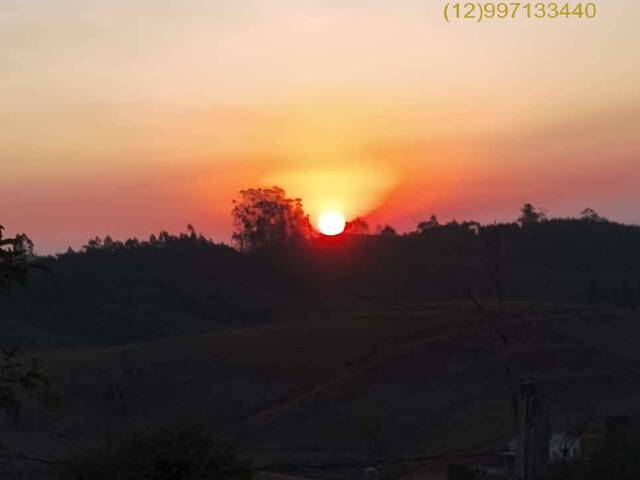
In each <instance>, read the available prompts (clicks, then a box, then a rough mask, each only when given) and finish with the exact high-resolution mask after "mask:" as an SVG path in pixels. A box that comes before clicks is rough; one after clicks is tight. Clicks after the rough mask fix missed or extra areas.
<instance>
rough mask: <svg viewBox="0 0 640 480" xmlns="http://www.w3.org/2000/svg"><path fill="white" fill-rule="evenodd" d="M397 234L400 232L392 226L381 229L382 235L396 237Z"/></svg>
mask: <svg viewBox="0 0 640 480" xmlns="http://www.w3.org/2000/svg"><path fill="white" fill-rule="evenodd" d="M397 234H398V232H397V231H396V229H395V228H393V227H392V226H391V225H385V226H384V227H382V228H380V235H386V236H394V235H397Z"/></svg>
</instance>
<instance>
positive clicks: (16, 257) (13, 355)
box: [0, 225, 53, 421]
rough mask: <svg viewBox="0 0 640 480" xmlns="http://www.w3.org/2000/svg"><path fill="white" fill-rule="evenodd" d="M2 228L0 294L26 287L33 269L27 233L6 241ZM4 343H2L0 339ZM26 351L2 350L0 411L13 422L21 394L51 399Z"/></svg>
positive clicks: (0, 242)
mask: <svg viewBox="0 0 640 480" xmlns="http://www.w3.org/2000/svg"><path fill="white" fill-rule="evenodd" d="M3 230H4V227H2V226H1V225H0V294H2V293H6V291H7V290H8V289H9V288H10V287H11V285H12V284H13V283H14V282H17V283H19V284H24V283H26V281H27V277H28V274H29V270H30V268H31V267H32V262H31V259H32V257H33V242H32V241H31V240H30V239H29V237H27V236H26V235H25V234H20V235H16V236H15V237H13V238H3ZM0 342H1V340H0ZM22 355H23V352H22V350H21V349H20V348H17V347H0V410H2V411H4V413H5V414H6V415H7V416H8V417H9V418H10V419H11V420H13V421H16V420H17V419H18V417H19V415H20V409H21V407H22V402H21V400H20V397H21V395H22V394H26V395H29V396H39V397H40V399H41V400H43V401H44V402H45V403H46V401H48V400H50V399H51V398H52V392H53V391H52V390H51V389H50V388H49V387H50V384H49V380H48V379H47V377H46V376H45V375H44V374H43V373H42V372H41V370H40V368H39V365H38V362H37V361H36V360H35V359H33V360H32V362H31V366H30V367H29V368H24V366H23V361H22V360H21V357H22Z"/></svg>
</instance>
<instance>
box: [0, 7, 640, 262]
mask: <svg viewBox="0 0 640 480" xmlns="http://www.w3.org/2000/svg"><path fill="white" fill-rule="evenodd" d="M598 3H599V4H600V9H599V10H600V11H599V16H598V17H597V19H595V20H592V21H576V20H569V21H557V22H550V21H538V22H533V21H529V22H527V21H523V20H520V21H504V22H501V23H485V24H479V25H477V24H451V25H449V24H446V23H444V22H443V20H442V18H441V12H440V9H441V6H442V5H441V4H442V2H441V1H440V0H366V1H365V0H352V1H334V0H217V1H210V0H209V1H204V0H185V1H183V2H180V3H179V4H178V2H169V1H162V0H153V1H151V0H129V1H125V0H111V1H109V2H101V1H86V0H42V1H39V2H25V1H23V0H4V1H3V2H2V13H1V14H0V99H1V100H2V101H1V102H0V122H1V124H2V129H0V166H1V167H2V174H1V175H0V223H2V224H4V225H6V227H7V229H8V231H9V232H15V231H26V232H27V233H29V234H30V235H31V236H32V237H33V238H34V240H35V241H36V245H37V247H38V249H39V251H41V252H55V251H60V250H63V249H65V248H66V246H67V245H72V246H74V247H77V246H79V245H81V244H82V243H83V242H84V241H86V239H88V238H89V237H90V236H95V235H105V234H107V233H110V234H111V235H112V236H115V237H119V238H124V237H127V236H130V235H137V236H148V235H149V233H151V232H153V231H157V230H160V229H168V230H172V231H177V230H179V229H181V228H183V227H184V226H185V225H186V224H187V223H189V222H190V223H193V224H195V225H196V227H197V228H199V229H200V230H203V231H204V232H205V233H206V234H208V235H210V236H212V237H214V238H215V239H217V240H225V241H226V240H228V238H229V233H230V221H229V212H230V209H231V200H232V199H233V198H234V196H235V194H236V192H237V191H238V190H240V189H242V188H246V187H250V186H260V185H270V184H278V185H280V186H282V187H284V188H285V189H286V190H287V191H288V192H290V193H291V194H292V195H294V196H299V197H301V198H303V200H304V202H305V205H306V208H307V210H308V212H309V213H310V214H311V215H312V217H314V219H315V218H317V215H318V214H319V213H320V212H321V211H323V210H326V209H338V210H341V211H344V213H345V214H346V215H347V216H355V215H368V216H369V217H370V219H371V223H373V224H374V225H375V224H377V223H386V222H389V223H392V224H393V225H396V226H397V227H399V229H400V230H406V229H411V228H413V227H414V226H415V224H416V223H418V221H420V220H421V219H423V218H425V217H426V216H428V215H430V214H431V213H432V212H434V213H437V214H438V215H439V216H440V217H441V218H442V219H444V220H448V219H451V218H454V217H455V218H458V219H463V218H475V219H478V220H481V221H493V220H495V219H497V220H504V219H513V218H515V217H516V215H517V209H518V208H519V206H520V205H521V204H522V203H524V202H525V201H529V202H533V203H535V204H538V205H541V206H543V207H545V208H547V209H548V210H549V211H550V213H551V214H556V215H574V214H577V213H578V212H579V211H580V210H581V209H583V208H584V207H586V206H590V207H593V208H595V209H596V210H598V211H599V212H601V213H602V214H604V215H606V216H609V217H611V218H614V219H618V220H623V221H629V222H638V221H639V220H640V211H639V210H638V207H637V205H638V204H639V202H638V200H639V196H640V195H639V194H638V188H637V185H638V184H640V135H638V131H640V89H639V88H638V85H639V84H640V60H639V56H638V55H637V51H636V50H637V48H636V47H637V46H638V44H639V43H640V42H639V40H640V33H638V32H639V30H638V28H637V24H638V21H639V20H640V5H639V4H638V2H636V1H634V0H617V1H615V2H610V1H606V2H605V1H603V0H601V1H600V2H598Z"/></svg>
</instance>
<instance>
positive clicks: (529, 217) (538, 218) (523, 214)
mask: <svg viewBox="0 0 640 480" xmlns="http://www.w3.org/2000/svg"><path fill="white" fill-rule="evenodd" d="M546 219H547V215H546V214H545V213H544V212H543V211H542V210H538V209H536V207H534V206H533V205H531V204H530V203H525V204H524V206H523V207H522V210H520V217H518V222H520V224H521V225H531V224H534V223H539V222H544V221H545V220H546Z"/></svg>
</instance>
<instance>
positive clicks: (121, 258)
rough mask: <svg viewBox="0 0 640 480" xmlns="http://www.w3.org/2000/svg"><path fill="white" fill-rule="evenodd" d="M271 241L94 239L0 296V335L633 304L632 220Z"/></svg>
mask: <svg viewBox="0 0 640 480" xmlns="http://www.w3.org/2000/svg"><path fill="white" fill-rule="evenodd" d="M278 252H279V253H274V252H271V254H270V255H264V254H263V255H248V254H242V253H239V252H237V251H235V250H234V249H232V248H230V247H228V246H224V245H216V244H213V243H212V242H210V241H208V240H206V239H203V238H201V237H197V236H196V235H195V232H192V235H184V234H183V235H181V236H180V237H174V236H170V235H168V234H166V233H162V234H161V235H160V236H159V237H158V238H157V239H156V238H155V237H152V239H151V240H150V241H148V242H138V241H137V240H130V241H128V242H126V243H120V242H114V241H113V240H111V239H109V238H107V239H105V240H100V239H94V240H92V241H90V242H89V244H88V245H87V247H86V248H85V249H84V251H83V252H82V253H68V254H65V255H61V256H59V257H58V258H56V259H54V258H48V259H45V260H44V264H45V266H46V267H47V269H48V270H49V272H50V273H47V272H45V271H40V270H37V271H34V273H33V275H32V278H31V282H30V284H29V285H28V286H27V287H25V288H22V289H17V290H14V291H13V293H12V295H9V296H8V297H7V298H3V299H2V300H0V319H1V320H0V329H2V330H3V331H4V333H5V335H4V338H16V339H22V341H21V342H20V343H25V342H27V343H29V342H32V343H36V344H40V345H41V344H48V345H50V344H64V343H80V344H82V343H86V342H92V343H103V344H117V343H129V342H134V341H142V340H148V339H153V338H159V337H172V336H177V335H184V334H193V333H199V332H206V331H211V330H219V329H226V328H234V327H238V326H247V325H252V324H258V323H265V322H271V321H274V320H281V319H284V318H287V317H292V316H295V314H296V313H301V312H304V315H308V314H312V313H313V312H314V311H318V310H320V311H323V312H331V311H337V310H345V309H347V310H357V309H362V308H386V307H394V308H395V307H397V306H403V305H409V306H410V305H415V304H420V303H423V302H425V301H446V300H463V301H466V302H468V303H469V304H472V303H476V304H477V305H476V306H478V305H481V304H482V303H483V302H486V301H488V299H489V298H491V297H496V295H497V293H496V292H497V291H498V290H499V291H501V292H502V296H503V298H504V299H505V300H523V301H528V302H543V303H544V302H570V303H582V304H588V305H595V306H598V305H603V306H605V305H607V306H616V307H621V308H636V307H637V306H638V305H639V304H640V228H639V227H636V226H627V225H620V224H615V223H611V222H606V221H600V220H599V221H591V220H562V219H560V220H550V221H543V222H536V223H533V224H530V225H524V226H522V225H520V224H517V223H513V224H503V225H492V226H480V225H478V224H476V223H473V222H467V223H462V224H458V223H449V224H447V225H431V226H428V227H425V228H423V229H422V230H421V231H419V232H417V233H413V234H408V235H343V236H340V237H336V238H328V237H319V238H315V239H311V240H308V241H306V242H303V243H299V244H296V245H288V246H287V247H286V248H284V249H279V250H278Z"/></svg>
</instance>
